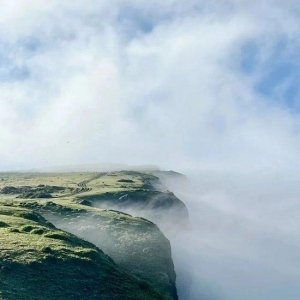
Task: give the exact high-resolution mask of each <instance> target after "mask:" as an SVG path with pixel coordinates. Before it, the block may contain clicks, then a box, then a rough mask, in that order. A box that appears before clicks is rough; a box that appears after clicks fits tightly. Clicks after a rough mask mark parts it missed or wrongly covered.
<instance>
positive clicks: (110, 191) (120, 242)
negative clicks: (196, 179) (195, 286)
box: [0, 171, 188, 300]
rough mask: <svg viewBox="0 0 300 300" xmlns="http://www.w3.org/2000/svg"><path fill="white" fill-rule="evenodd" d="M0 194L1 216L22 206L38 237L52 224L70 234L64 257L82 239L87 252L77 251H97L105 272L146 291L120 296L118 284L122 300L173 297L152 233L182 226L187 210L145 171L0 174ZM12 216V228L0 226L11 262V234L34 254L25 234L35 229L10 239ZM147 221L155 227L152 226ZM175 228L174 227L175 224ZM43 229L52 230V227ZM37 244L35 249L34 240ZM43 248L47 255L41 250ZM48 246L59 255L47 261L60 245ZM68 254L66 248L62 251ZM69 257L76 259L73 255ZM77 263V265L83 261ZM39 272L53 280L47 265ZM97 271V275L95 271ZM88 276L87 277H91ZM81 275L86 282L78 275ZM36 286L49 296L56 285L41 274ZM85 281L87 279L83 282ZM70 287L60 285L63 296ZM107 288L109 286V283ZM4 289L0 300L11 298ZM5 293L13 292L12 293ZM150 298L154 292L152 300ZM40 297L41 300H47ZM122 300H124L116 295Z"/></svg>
mask: <svg viewBox="0 0 300 300" xmlns="http://www.w3.org/2000/svg"><path fill="white" fill-rule="evenodd" d="M0 189H1V194H0V203H2V205H6V206H2V210H3V209H4V208H3V207H5V209H7V210H8V209H11V210H15V212H16V211H18V210H20V209H24V208H25V209H29V211H31V212H34V213H33V215H34V216H39V217H38V218H39V221H40V220H42V224H38V225H35V226H43V229H42V230H40V231H41V232H44V231H45V230H46V229H45V228H47V230H50V229H49V228H52V227H53V225H52V224H54V225H55V226H56V227H57V228H59V229H62V230H64V231H61V232H63V234H64V235H68V234H67V233H66V232H70V233H71V234H74V235H70V236H72V238H73V241H75V240H76V243H78V244H76V243H75V242H74V243H73V244H72V247H75V250H74V249H73V248H72V251H75V252H76V251H77V250H76V247H78V245H82V243H87V242H84V241H83V240H82V238H83V239H84V240H86V241H89V243H88V245H89V246H88V245H85V246H86V247H92V249H97V250H94V251H99V253H102V255H103V256H104V257H106V259H107V260H108V261H109V262H110V263H111V265H109V264H108V263H107V264H108V265H107V268H106V269H109V268H110V267H111V268H112V269H113V270H115V269H117V270H118V271H119V272H120V273H122V274H123V275H124V274H125V275H126V276H125V275H124V276H125V277H126V278H127V280H129V281H130V280H132V282H131V283H130V284H132V286H134V285H137V286H139V284H141V283H142V286H143V287H144V289H146V290H143V289H140V288H139V287H136V288H135V289H134V291H135V292H136V293H138V296H136V295H135V294H134V293H133V292H132V291H130V289H128V290H126V289H127V288H128V286H129V284H127V283H123V282H122V281H121V279H120V280H118V282H119V283H120V284H118V286H119V288H120V291H121V292H120V293H121V294H122V293H124V294H122V295H126V297H127V296H128V297H129V298H128V299H148V298H147V297H148V295H151V293H152V296H151V297H152V298H151V299H170V300H171V299H177V298H178V297H177V291H176V274H175V271H174V264H173V261H172V254H171V246H170V242H169V241H168V239H167V238H166V237H165V236H164V234H163V233H162V232H161V231H160V230H159V227H160V228H163V229H166V228H168V227H170V226H171V225H172V226H173V227H174V225H173V219H174V218H177V219H178V220H181V221H182V224H181V225H182V226H187V224H188V212H187V210H186V207H185V205H184V204H183V203H182V202H181V201H180V200H179V199H178V198H177V197H176V196H175V195H174V194H172V193H171V192H170V191H167V190H166V189H165V188H164V186H163V185H162V184H161V182H160V181H159V179H158V177H156V176H154V175H153V174H151V173H149V172H137V171H118V172H102V173H90V172H82V173H79V172H78V173H2V174H1V175H0ZM9 207H10V208H9ZM21 211H22V210H21ZM129 213H130V214H129ZM132 215H134V216H132ZM41 216H42V217H41ZM5 218H7V216H4V214H0V220H1V221H2V222H4V223H5V224H8V223H7V222H6V221H5ZM13 218H14V217H13V216H10V219H11V222H12V224H11V225H9V227H8V226H6V225H5V226H3V228H2V230H5V232H6V237H7V239H5V240H3V245H6V244H7V243H9V242H8V241H9V240H11V241H12V242H11V243H10V244H11V245H14V249H12V250H11V251H12V252H11V253H14V257H18V253H19V250H20V249H19V248H20V247H21V245H20V244H18V243H16V240H18V239H19V237H18V236H17V235H21V236H22V239H23V240H24V243H25V244H26V243H28V246H29V245H30V244H31V243H33V248H34V242H32V241H31V238H32V237H33V241H35V239H34V237H35V235H34V234H31V233H32V230H33V231H34V232H35V230H34V229H32V230H29V229H28V232H27V233H26V235H25V233H24V232H23V231H22V232H21V233H18V232H17V233H16V232H14V233H12V231H11V229H8V228H10V227H13V228H14V225H13V223H14V222H16V220H14V219H13ZM145 218H147V219H148V220H147V219H145ZM46 220H47V221H46ZM149 220H151V221H149ZM49 221H50V222H51V223H49ZM18 222H19V220H18ZM18 222H17V223H18ZM22 222H23V223H22ZM22 222H21V223H22V225H21V227H22V226H33V225H32V224H31V222H32V221H30V220H27V219H24V220H23V221H22ZM154 222H155V223H156V224H159V227H157V225H156V224H155V223H154ZM27 223H28V224H27ZM179 223H180V222H179ZM179 223H178V224H177V226H179V225H180V224H179ZM175 227H176V226H175ZM47 230H46V231H47ZM51 230H54V231H58V229H56V228H54V227H53V229H51ZM37 231H39V230H37ZM47 232H48V231H47ZM16 234H17V235H16ZM57 234H58V233H57ZM54 235H56V233H55V234H54ZM58 235H59V234H58ZM37 237H38V239H37V240H40V241H41V240H43V243H45V242H47V243H48V242H49V237H47V238H45V237H44V234H42V235H41V236H38V235H37ZM58 241H59V243H60V242H61V240H60V239H58ZM56 242H57V241H56ZM47 243H46V244H47ZM51 243H52V242H51ZM90 243H92V244H90ZM38 244H39V245H40V242H39V243H38ZM22 245H23V244H22ZM69 246H70V245H69ZM22 247H23V246H22ZM45 247H46V248H48V247H50V248H51V249H52V247H51V246H48V245H46V246H45ZM55 247H56V248H57V249H59V250H58V251H54V252H53V253H51V256H52V257H61V256H62V257H64V256H63V255H65V254H64V251H63V250H61V249H62V248H61V247H62V246H59V245H56V246H55ZM80 247H82V246H80ZM100 249H101V250H100ZM68 251H71V250H70V249H69V250H68ZM102 251H104V253H105V254H104V253H103V252H102ZM25 252H26V251H25ZM61 252H62V253H61ZM68 253H69V252H68ZM29 254H30V255H31V258H32V259H33V261H35V259H36V260H37V261H38V260H39V257H40V254H39V253H38V251H37V250H35V251H33V252H31V250H30V251H29ZM29 254H28V255H29ZM9 255H11V254H9ZM26 255H27V254H26ZM72 255H73V254H72ZM76 255H77V257H78V259H79V260H80V253H79V254H76ZM99 255H100V254H99ZM17 259H19V258H17ZM82 259H85V256H83V257H82ZM66 261H68V259H63V264H64V265H65V266H66V265H67V264H68V263H67V262H66ZM76 263H77V262H76ZM39 266H43V268H44V270H46V269H47V268H49V272H47V274H49V276H50V277H51V276H53V274H52V275H50V274H51V270H52V272H53V271H54V269H51V266H52V265H51V264H47V260H46V261H43V264H41V265H39ZM25 267H26V268H27V267H28V272H33V271H32V270H31V269H32V267H31V266H30V265H29V266H28V265H27V264H23V265H22V268H25ZM98 267H99V265H98ZM72 268H73V266H70V268H67V269H68V274H65V275H62V276H65V277H68V276H71V277H72ZM62 269H66V268H62ZM75 269H76V267H75ZM84 269H85V268H84ZM30 270H31V271H30ZM69 271H70V273H69ZM98 271H99V270H98ZM98 271H97V272H98ZM95 272H96V271H95ZM95 272H94V273H93V274H95ZM97 272H96V273H97ZM99 272H100V271H99ZM101 272H102V273H103V271H101ZM22 273H24V272H22ZM25 273H26V272H25ZM25 273H24V274H25ZM89 274H90V275H91V274H92V273H89ZM82 275H83V276H87V274H85V273H84V272H83V273H82ZM3 276H4V275H3ZM97 276H98V275H97ZM97 276H96V275H95V277H94V278H93V280H92V281H91V282H97V281H99V280H100V282H103V280H102V279H101V278H100V277H97ZM120 276H121V275H120ZM50 277H49V278H50ZM54 277H55V276H54ZM25 278H27V277H25ZM105 278H109V276H108V275H107V276H106V275H105ZM128 278H129V279H128ZM27 279H28V278H27ZM5 280H6V279H5ZM5 280H4V282H5ZM15 280H16V281H18V280H20V282H22V280H23V279H17V278H16V279H15ZM39 280H43V282H44V284H46V285H47V287H48V288H49V289H50V290H51V288H53V285H55V284H56V283H54V282H53V281H52V280H50V281H48V280H46V277H44V276H43V277H42V278H40V277H39ZM90 280H91V279H88V281H89V282H90ZM124 280H125V279H124ZM37 282H38V281H37ZM70 282H71V281H70ZM70 282H69V285H68V286H65V292H66V293H68V291H67V290H69V292H70V289H72V290H74V288H75V292H78V293H80V292H82V289H80V288H79V286H80V285H77V284H76V287H75V285H74V286H73V287H72V288H71V285H72V284H71V283H70ZM107 282H110V279H109V280H108V281H107ZM124 282H125V281H124ZM114 283H115V281H114V280H112V281H111V282H110V284H112V285H113V284H114ZM25 286H27V285H25ZM29 286H30V288H29ZM29 286H28V289H31V287H32V288H33V287H34V284H33V285H32V286H31V283H30V285H29ZM51 286H52V287H51ZM106 287H107V288H108V289H109V290H111V289H112V290H114V289H115V288H114V287H113V286H112V287H111V286H110V285H109V284H107V283H106V284H105V285H104V287H103V288H105V289H106ZM89 288H91V287H89ZM122 288H125V290H126V291H125V292H124V291H123V290H122ZM2 289H4V287H1V288H0V290H1V291H2ZM5 290H6V294H5V293H3V291H2V297H3V299H12V298H9V297H8V296H7V295H9V292H8V291H9V286H8V287H6V288H5ZM25 290H26V288H25ZM10 292H11V293H16V291H14V289H13V288H12V290H11V291H10ZM25 292H26V291H25ZM147 293H148V294H147ZM153 293H154V294H156V296H155V297H154V296H153V295H154V294H153ZM68 295H69V296H68V297H69V298H64V299H77V298H76V297H77V296H75V294H68ZM72 295H73V296H72ZM105 295H106V294H105ZM118 295H119V294H118V292H116V294H115V295H111V296H109V298H107V299H114V298H113V297H118ZM47 297H48V296H47ZM47 297H46V298H44V299H52V298H47ZM64 297H66V296H64ZM97 297H98V298H97ZM105 297H106V296H104V294H103V296H99V294H98V296H95V298H90V299H106V298H105ZM130 297H131V298H130ZM134 297H137V298H134ZM153 297H154V298H153ZM15 299H18V298H15ZM20 299H23V298H20ZM24 299H25V298H24ZM32 299H34V298H32ZM85 299H89V298H85ZM116 299H117V298H116ZM122 299H127V298H125V296H122Z"/></svg>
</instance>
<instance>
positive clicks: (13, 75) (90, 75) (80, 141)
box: [0, 0, 300, 170]
mask: <svg viewBox="0 0 300 300" xmlns="http://www.w3.org/2000/svg"><path fill="white" fill-rule="evenodd" d="M297 11H299V4H298V3H297V2H296V1H287V2H285V4H284V5H282V3H281V2H280V1H262V2H261V1H260V2H259V1H254V2H253V1H252V2H251V5H250V4H249V3H247V2H241V3H240V2H236V1H221V0H220V1H214V2H212V3H209V4H208V3H207V1H192V0H190V1H186V2H185V3H184V4H183V3H182V2H180V1H176V0H170V1H164V3H161V2H159V1H151V2H149V1H133V0H132V1H101V3H100V4H99V1H93V0H89V1H72V3H71V2H65V3H61V1H56V0H52V1H47V3H43V2H40V1H33V0H32V1H24V0H18V1H14V3H11V1H2V3H1V13H0V14H1V15H0V20H1V22H0V33H1V35H0V36H1V38H0V95H1V107H0V139H1V146H0V157H1V164H0V169H2V170H8V169H21V168H32V167H43V166H47V165H61V164H77V163H92V162H120V163H130V164H140V163H153V164H157V165H160V166H161V167H163V168H177V169H179V170H184V169H199V168H201V169H209V170H211V169H218V170H219V169H221V170H223V169H225V170H228V169H238V170H245V168H246V169H254V170H257V169H267V168H270V169H277V168H286V167H289V166H291V167H294V166H295V162H297V163H298V162H299V158H298V153H299V151H298V150H299V124H298V123H299V121H298V116H297V113H298V100H297V99H298V98H297V95H298V88H297V82H296V81H297V72H299V71H298V65H297V63H298V61H299V59H298V58H297V49H298V46H299V36H300V35H299V22H298V21H299V18H298V14H297ZM289 71H290V72H289Z"/></svg>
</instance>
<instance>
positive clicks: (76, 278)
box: [0, 206, 168, 300]
mask: <svg viewBox="0 0 300 300" xmlns="http://www.w3.org/2000/svg"><path fill="white" fill-rule="evenodd" d="M0 219H1V221H0V299H2V300H25V299H26V300H27V299H31V300H35V299H36V300H57V299H70V300H77V299H88V300H93V299H95V300H96V299H115V300H117V299H118V300H119V299H127V300H131V299H135V300H140V299H145V300H152V299H161V300H163V299H168V298H166V297H164V296H163V295H161V294H159V293H157V292H156V291H154V289H153V288H152V287H151V286H150V285H149V284H148V283H146V282H145V281H140V280H138V279H136V278H134V277H133V276H131V275H130V274H127V273H125V272H124V271H123V270H122V269H121V268H120V267H118V266H117V265H116V264H115V263H114V262H113V260H112V259H111V258H110V257H108V256H107V255H105V254H104V253H103V252H102V251H101V250H99V249H98V248H97V247H95V246H94V245H93V244H91V243H89V242H86V241H84V240H82V239H80V238H78V237H76V236H74V235H72V234H69V233H66V232H63V231H61V230H58V229H56V228H55V227H54V226H53V225H52V224H50V223H49V222H47V221H46V220H45V219H43V218H42V217H41V216H39V215H38V214H36V213H33V212H30V211H28V210H24V209H18V208H9V207H1V206H0Z"/></svg>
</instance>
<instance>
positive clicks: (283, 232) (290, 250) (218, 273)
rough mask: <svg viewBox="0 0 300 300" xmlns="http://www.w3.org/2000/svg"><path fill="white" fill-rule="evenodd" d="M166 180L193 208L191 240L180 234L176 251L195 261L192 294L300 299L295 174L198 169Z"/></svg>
mask: <svg viewBox="0 0 300 300" xmlns="http://www.w3.org/2000/svg"><path fill="white" fill-rule="evenodd" d="M167 185H168V186H169V187H170V188H171V189H172V190H173V191H174V192H175V194H176V195H177V196H178V197H179V198H180V199H182V200H183V201H184V202H185V203H186V205H187V207H188V209H189V212H190V218H191V223H192V227H193V230H192V234H191V239H190V242H189V243H187V240H186V239H184V241H183V244H184V246H182V244H181V248H180V256H179V257H182V256H186V257H188V258H189V259H188V260H189V263H190V265H191V266H193V276H194V279H193V285H192V295H191V299H204V300H223V299H224V300H238V299H239V300H240V299H243V300H250V299H251V300H253V299H260V300H269V299H272V300H275V299H276V300H282V299H289V300H294V299H295V300H296V299H299V297H300V288H299V285H298V284H297V283H299V280H300V251H299V250H300V237H299V234H298V232H299V227H300V222H299V213H300V203H299V193H300V187H299V184H298V183H297V180H296V179H295V176H294V175H292V174H265V175H264V174H261V173H260V174H257V173H252V174H251V173H250V174H247V175H245V174H236V173H235V174H234V173H231V174H217V173H214V172H213V173H211V172H199V173H197V174H195V173H193V174H190V176H189V181H188V182H186V183H182V184H179V183H178V181H176V182H175V183H174V182H173V183H172V182H170V181H169V182H167ZM175 247H176V245H175ZM173 250H174V251H175V253H176V252H177V250H176V249H173ZM177 263H181V262H180V259H179V260H178V258H177ZM175 265H176V259H175ZM182 299H184V298H182Z"/></svg>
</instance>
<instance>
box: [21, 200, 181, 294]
mask: <svg viewBox="0 0 300 300" xmlns="http://www.w3.org/2000/svg"><path fill="white" fill-rule="evenodd" d="M20 205H22V206H25V207H27V208H30V209H34V210H36V211H38V212H39V213H40V214H42V215H43V216H44V217H46V218H47V219H48V220H50V221H51V222H52V223H54V224H55V225H56V226H57V227H59V228H61V229H63V230H66V231H68V232H72V233H73V234H75V235H77V236H79V237H82V238H84V239H86V240H88V241H90V242H92V243H94V244H95V245H97V246H98V247H99V248H100V249H102V250H103V251H104V252H105V253H106V254H108V255H109V256H110V257H112V258H113V260H114V261H115V262H116V263H117V264H118V265H119V266H120V267H122V268H123V269H124V270H125V271H126V272H127V273H129V274H131V275H133V276H135V277H137V278H139V279H141V280H144V281H146V282H148V283H149V284H150V285H151V286H152V287H153V289H154V290H156V291H157V292H158V293H159V294H162V295H163V296H164V299H177V292H176V285H175V279H176V275H175V271H174V265H173V261H172V257H171V246H170V243H169V241H168V240H167V239H166V238H165V236H164V235H163V234H162V233H161V231H160V230H159V229H158V227H157V226H156V225H155V224H153V223H152V222H149V221H147V220H145V219H142V218H134V217H132V216H130V215H127V214H124V213H120V212H117V211H110V210H101V209H97V208H92V207H86V206H83V205H78V204H67V203H66V204H64V205H59V204H55V203H53V202H48V203H47V204H45V205H40V204H38V203H37V202H31V203H20Z"/></svg>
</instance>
